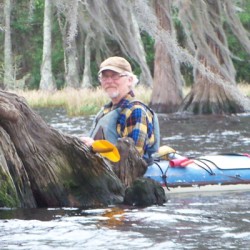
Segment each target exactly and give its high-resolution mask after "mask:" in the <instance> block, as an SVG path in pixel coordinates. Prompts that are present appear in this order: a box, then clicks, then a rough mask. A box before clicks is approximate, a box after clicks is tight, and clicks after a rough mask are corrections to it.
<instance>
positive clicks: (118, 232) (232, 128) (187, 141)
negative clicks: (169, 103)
mask: <svg viewBox="0 0 250 250" xmlns="http://www.w3.org/2000/svg"><path fill="white" fill-rule="evenodd" d="M38 112H39V113H40V114H41V115H42V117H43V118H44V120H45V121H46V122H48V123H49V124H51V126H53V127H55V128H56V129H58V130H61V131H62V132H64V133H68V134H72V135H75V136H79V135H82V134H87V131H88V130H89V128H90V126H91V122H92V120H93V117H88V118H84V117H77V118H69V117H67V116H66V115H65V112H64V111H63V110H49V111H48V110H38ZM159 119H160V127H161V134H162V141H161V144H165V145H169V146H171V147H173V148H175V149H177V150H178V151H179V153H181V154H184V155H187V156H197V155H202V154H208V153H219V152H227V153H228V152H234V153H236V152H237V153H244V152H248V153H250V150H249V145H250V133H249V131H250V115H249V114H244V115H241V116H232V117H221V116H217V117H215V116H211V117H210V116H188V115H185V116H179V115H171V116H166V115H160V117H159ZM249 200H250V191H239V192H217V193H214V192H213V193H202V194H198V193H197V194H192V193H190V194H185V195H183V194H182V195H175V196H170V197H169V199H168V201H167V202H166V203H165V204H164V206H151V207H148V208H133V207H125V206H119V207H118V206H116V207H107V208H102V209H89V210H82V209H79V208H48V209H7V208H4V209H1V210H0V249H1V250H2V249H25V250H28V249H32V250H33V249H38V250H39V249H42V250H44V249H74V250H78V249H94V250H95V249H97V250H98V249H100V250H101V249H110V250H112V249H114V250H117V249H118V250H119V249H121V250H123V249H124V250H126V249H129V250H133V249H157V250H158V249H164V250H165V249H199V250H203V249H249V244H250V205H249V203H248V201H249Z"/></svg>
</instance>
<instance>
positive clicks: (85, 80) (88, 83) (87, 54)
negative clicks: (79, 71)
mask: <svg viewBox="0 0 250 250" xmlns="http://www.w3.org/2000/svg"><path fill="white" fill-rule="evenodd" d="M91 40H92V39H91V36H90V35H89V34H87V36H86V38H85V44H84V71H83V77H82V84H81V87H82V88H91V87H93V84H92V77H91V67H90V62H91V48H90V42H91Z"/></svg>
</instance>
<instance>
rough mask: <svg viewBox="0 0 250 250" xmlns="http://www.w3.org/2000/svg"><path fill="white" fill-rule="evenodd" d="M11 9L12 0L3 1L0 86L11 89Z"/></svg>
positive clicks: (12, 81) (12, 79) (12, 77)
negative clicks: (2, 50) (2, 74)
mask: <svg viewBox="0 0 250 250" xmlns="http://www.w3.org/2000/svg"><path fill="white" fill-rule="evenodd" d="M11 9H12V0H5V2H4V19H5V22H4V23H5V25H4V26H5V29H4V80H3V85H1V84H0V88H5V89H11V88H13V84H14V75H13V65H12V42H11V27H10V20H11Z"/></svg>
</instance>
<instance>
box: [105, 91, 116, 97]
mask: <svg viewBox="0 0 250 250" xmlns="http://www.w3.org/2000/svg"><path fill="white" fill-rule="evenodd" d="M107 95H108V96H109V98H110V99H115V98H117V97H118V96H119V92H118V91H114V92H111V93H107Z"/></svg>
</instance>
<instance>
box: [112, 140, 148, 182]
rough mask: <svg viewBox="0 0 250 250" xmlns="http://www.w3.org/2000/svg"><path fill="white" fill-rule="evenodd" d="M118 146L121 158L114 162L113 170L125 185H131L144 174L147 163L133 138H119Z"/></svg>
mask: <svg viewBox="0 0 250 250" xmlns="http://www.w3.org/2000/svg"><path fill="white" fill-rule="evenodd" d="M116 146H117V148H118V151H119V153H120V156H121V160H120V161H119V162H117V163H113V171H114V172H115V173H116V175H117V176H118V178H119V179H120V180H121V182H122V183H123V184H124V186H125V187H130V186H131V185H132V183H133V182H134V181H135V180H136V179H137V178H138V177H141V176H143V174H144V173H145V172H146V169H147V163H146V162H145V161H144V160H143V159H142V157H141V155H140V153H139V152H138V151H137V149H136V148H135V144H134V141H133V139H132V138H129V137H126V138H121V139H119V140H118V142H117V145H116Z"/></svg>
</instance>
